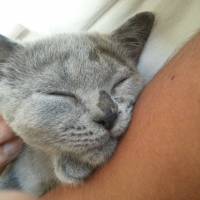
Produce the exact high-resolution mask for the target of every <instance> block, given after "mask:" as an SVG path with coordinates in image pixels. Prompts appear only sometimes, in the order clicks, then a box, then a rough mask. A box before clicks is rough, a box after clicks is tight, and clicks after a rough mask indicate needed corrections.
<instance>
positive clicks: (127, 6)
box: [0, 0, 200, 81]
mask: <svg viewBox="0 0 200 200" xmlns="http://www.w3.org/2000/svg"><path fill="white" fill-rule="evenodd" d="M0 6H1V11H0V33H1V34H3V35H6V36H8V37H10V38H12V39H18V40H23V41H27V40H34V39H36V38H38V37H42V36H46V35H49V34H50V35H51V34H54V33H63V32H78V31H100V32H105V33H109V32H111V31H112V30H113V29H115V28H116V27H117V26H119V25H120V24H122V23H123V22H124V21H125V20H126V19H127V18H129V17H131V16H133V15H134V14H136V13H138V12H141V11H152V12H154V13H155V16H156V22H155V25H154V28H153V31H152V34H151V36H150V38H149V40H148V43H147V45H146V47H145V50H144V52H143V54H142V57H141V59H140V61H139V64H138V66H139V70H140V71H141V73H143V74H144V75H145V77H146V80H147V81H148V80H150V79H151V78H152V76H153V75H154V74H155V73H156V72H157V71H158V70H159V69H160V68H161V67H162V66H163V65H164V64H165V63H166V62H167V61H168V59H169V58H170V57H171V56H173V55H174V54H175V53H176V52H177V51H178V50H179V49H180V48H181V47H182V46H183V45H184V44H185V43H186V42H187V41H188V40H189V39H190V38H191V37H192V36H194V35H195V34H196V33H197V32H198V31H199V30H200V0H173V1H172V0H15V1H14V0H0Z"/></svg>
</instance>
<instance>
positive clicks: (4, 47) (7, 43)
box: [0, 35, 20, 62]
mask: <svg viewBox="0 0 200 200" xmlns="http://www.w3.org/2000/svg"><path fill="white" fill-rule="evenodd" d="M19 46H20V45H18V44H17V43H16V42H14V41H11V40H10V39H8V38H7V37H5V36H3V35H0V62H5V60H6V59H7V58H8V57H9V56H10V55H11V54H12V53H13V52H14V51H15V49H16V48H18V47H19Z"/></svg>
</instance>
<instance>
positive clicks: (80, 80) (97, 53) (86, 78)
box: [0, 12, 154, 166]
mask: <svg viewBox="0 0 200 200" xmlns="http://www.w3.org/2000/svg"><path fill="white" fill-rule="evenodd" d="M153 22H154V16H153V14H152V13H149V12H143V13H139V14H137V15H135V16H134V17H132V18H130V19H129V20H128V21H127V22H125V23H124V24H123V25H122V26H121V27H119V28H118V29H116V30H115V31H113V32H112V33H111V34H97V33H88V34H61V35H56V36H53V37H51V38H47V39H42V40H39V41H36V42H34V43H25V44H17V43H14V42H12V41H10V40H9V39H7V38H5V37H3V36H0V62H1V64H0V87H1V91H0V110H1V112H2V114H3V115H4V117H5V118H6V119H7V121H8V123H9V124H10V126H11V127H12V128H13V129H14V131H15V132H16V133H17V134H18V135H19V136H20V137H22V138H23V139H24V141H25V142H26V143H27V144H29V145H31V146H33V147H36V148H39V149H41V150H43V151H46V152H49V153H52V152H54V153H55V152H57V153H59V152H62V153H63V152H66V153H68V154H70V155H73V156H74V158H75V159H77V160H79V161H80V162H84V163H88V164H89V165H91V166H98V165H100V164H102V163H104V162H105V161H106V160H107V159H108V158H109V157H110V156H111V154H112V153H113V151H114V149H115V146H116V144H117V140H118V137H119V136H120V135H121V134H122V133H123V132H124V131H125V130H126V128H127V126H128V123H129V121H130V118H131V111H132V108H133V104H134V102H135V99H136V97H137V95H138V93H139V91H140V90H141V88H142V86H143V81H142V78H141V76H140V74H139V73H138V71H137V68H136V64H137V62H138V59H139V56H140V54H141V52H142V50H143V47H144V45H145V43H146V41H147V38H148V36H149V34H150V31H151V29H152V25H153ZM55 165H56V164H55Z"/></svg>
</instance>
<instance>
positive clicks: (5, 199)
mask: <svg viewBox="0 0 200 200" xmlns="http://www.w3.org/2000/svg"><path fill="white" fill-rule="evenodd" d="M13 199H14V200H36V199H34V198H32V197H30V196H28V195H26V194H22V193H19V192H13V191H12V192H0V200H13Z"/></svg>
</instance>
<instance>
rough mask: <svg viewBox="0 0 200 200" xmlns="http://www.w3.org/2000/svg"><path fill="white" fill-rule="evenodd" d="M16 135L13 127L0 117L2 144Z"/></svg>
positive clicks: (0, 140) (0, 141)
mask: <svg viewBox="0 0 200 200" xmlns="http://www.w3.org/2000/svg"><path fill="white" fill-rule="evenodd" d="M14 137H15V135H14V133H13V131H12V129H11V128H10V127H9V126H8V125H7V124H6V122H5V121H4V119H3V118H2V117H0V144H2V143H4V142H6V141H8V140H11V139H12V138H14Z"/></svg>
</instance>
